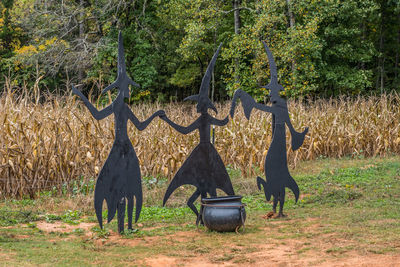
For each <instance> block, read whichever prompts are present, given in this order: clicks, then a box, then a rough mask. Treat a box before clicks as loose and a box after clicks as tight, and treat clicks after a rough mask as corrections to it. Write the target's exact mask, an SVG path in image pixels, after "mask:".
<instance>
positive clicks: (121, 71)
mask: <svg viewBox="0 0 400 267" xmlns="http://www.w3.org/2000/svg"><path fill="white" fill-rule="evenodd" d="M125 79H127V80H128V84H131V85H133V86H135V87H140V85H139V84H137V83H135V82H134V81H132V80H131V78H129V77H128V75H127V74H126V64H125V52H124V42H123V39H122V33H121V31H119V34H118V74H117V80H116V81H115V82H114V83H112V84H111V85H109V86H107V87H106V88H105V89H104V90H103V92H101V93H102V94H103V93H105V92H107V91H108V90H110V89H112V88H115V87H118V88H119V86H120V85H121V83H122V81H123V80H125ZM119 89H120V90H121V89H125V90H128V86H126V88H119Z"/></svg>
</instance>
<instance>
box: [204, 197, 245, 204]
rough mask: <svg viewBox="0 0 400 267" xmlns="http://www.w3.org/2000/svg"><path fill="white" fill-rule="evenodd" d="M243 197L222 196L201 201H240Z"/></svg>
mask: <svg viewBox="0 0 400 267" xmlns="http://www.w3.org/2000/svg"><path fill="white" fill-rule="evenodd" d="M242 198H243V197H242V196H241V195H232V196H220V197H206V198H203V199H202V200H201V202H203V203H213V202H220V201H234V200H236V201H238V200H239V201H240V200H241V199H242Z"/></svg>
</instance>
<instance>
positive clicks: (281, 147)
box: [231, 42, 308, 217]
mask: <svg viewBox="0 0 400 267" xmlns="http://www.w3.org/2000/svg"><path fill="white" fill-rule="evenodd" d="M263 44H264V48H265V51H266V52H267V55H268V61H269V65H270V72H271V81H270V83H269V84H268V85H266V86H263V87H264V88H266V89H269V90H270V100H271V102H272V105H271V106H266V105H263V104H259V103H256V102H255V101H254V99H253V98H252V97H251V96H250V95H248V94H247V93H246V92H244V91H242V90H240V89H239V90H237V91H236V92H235V94H234V97H233V101H232V102H233V105H232V108H231V116H232V117H233V115H234V111H235V106H236V105H235V103H236V99H237V98H240V100H241V102H242V106H243V110H244V113H245V116H246V118H247V119H249V118H250V115H251V111H252V109H253V108H256V109H259V110H262V111H266V112H271V113H272V141H271V145H270V147H269V149H268V153H267V157H266V158H265V168H264V169H265V177H266V181H265V180H263V179H262V178H261V177H257V185H258V188H259V189H260V190H261V185H263V187H264V193H265V198H266V199H267V200H268V201H269V200H270V199H271V196H273V197H274V201H273V211H274V213H276V206H277V204H278V201H279V214H278V217H282V216H284V214H283V205H284V203H285V187H288V188H289V189H291V190H292V192H293V193H294V195H295V197H296V202H297V200H298V198H299V187H298V186H297V183H296V182H295V180H294V179H293V178H292V176H291V175H290V173H289V170H288V167H287V156H286V128H285V124H286V125H287V126H288V128H289V130H290V133H291V135H292V150H297V149H298V148H300V147H301V145H302V144H303V141H304V137H305V135H306V134H307V132H308V127H307V128H306V129H305V130H304V131H303V132H302V133H299V132H296V130H295V129H294V128H293V126H292V123H291V122H290V117H289V113H288V108H287V103H286V100H285V99H284V98H282V97H281V96H280V95H279V92H280V91H283V90H284V88H283V87H282V85H280V84H279V83H278V76H277V70H276V65H275V61H274V58H273V56H272V53H271V51H270V50H269V49H268V47H267V45H266V44H265V43H264V42H263Z"/></svg>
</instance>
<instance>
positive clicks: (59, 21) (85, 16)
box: [0, 0, 400, 102]
mask: <svg viewBox="0 0 400 267" xmlns="http://www.w3.org/2000/svg"><path fill="white" fill-rule="evenodd" d="M239 2H240V4H239V5H240V6H239V10H236V12H239V16H240V24H239V28H238V29H236V30H239V31H240V33H235V23H234V22H235V20H234V13H235V10H234V9H233V4H232V1H205V0H192V1H183V0H168V1H145V0H139V1H133V2H132V1H127V0H122V1H120V0H101V1H64V2H63V4H62V5H60V3H59V1H56V0H47V1H34V0H1V1H0V9H1V11H2V12H1V13H0V62H1V64H0V74H1V75H0V81H4V76H6V77H9V78H10V84H11V86H13V87H22V86H27V87H28V88H32V87H33V86H34V85H36V86H39V87H40V88H46V90H49V91H53V92H54V91H56V90H57V89H60V88H61V89H62V91H67V92H69V89H70V88H66V87H65V86H70V84H71V83H75V84H83V85H84V88H83V90H84V91H85V90H86V92H88V91H91V90H92V89H95V90H93V94H94V96H97V95H98V94H99V93H100V89H102V88H104V87H105V86H107V85H108V84H110V83H111V82H112V81H113V80H114V79H115V78H116V64H117V62H116V58H117V36H118V31H119V30H122V33H123V36H124V44H125V55H126V62H127V71H128V73H129V75H130V76H131V77H133V79H134V80H135V81H136V82H138V83H139V84H140V85H141V89H136V88H132V95H133V96H132V99H131V101H135V102H136V101H154V100H161V101H168V100H172V99H175V100H180V99H183V98H184V97H185V96H187V95H190V94H193V93H196V92H197V91H198V88H199V86H200V83H201V77H202V76H203V74H204V72H205V69H206V67H207V64H208V62H209V60H210V59H211V56H212V54H213V52H214V51H215V49H216V47H217V46H218V44H219V43H220V42H223V49H222V52H221V55H220V58H219V60H218V63H217V64H216V67H215V71H214V73H215V82H214V83H213V86H212V88H215V90H214V91H213V92H210V93H213V94H214V95H213V96H214V97H215V98H216V99H224V98H226V97H227V95H229V94H232V93H233V91H234V90H236V89H237V88H239V87H240V88H242V89H244V90H246V91H247V92H249V93H251V94H252V95H253V96H254V97H255V98H256V99H257V100H259V101H262V100H264V99H265V97H266V95H267V94H268V92H267V91H265V90H264V89H262V88H261V86H262V85H265V84H267V83H268V82H269V65H268V60H267V57H266V54H265V52H264V49H263V47H262V45H261V42H260V40H264V41H265V42H266V43H267V44H268V46H269V47H270V48H271V50H272V52H273V54H274V57H275V60H276V63H277V67H278V78H279V81H280V83H281V84H282V85H283V86H284V87H285V88H286V91H285V94H286V95H288V96H291V97H301V96H323V97H329V96H336V95H340V94H346V95H357V94H365V93H371V92H376V91H378V92H380V93H382V92H384V91H385V90H386V91H389V90H399V86H400V71H399V67H400V66H399V64H400V63H399V62H400V52H399V51H400V37H399V36H400V33H399V31H398V27H399V25H400V1H398V0H391V1H384V0H366V1H363V0H347V1H340V0H333V1H331V0H323V1H314V0H296V1H294V0H290V1H289V0H260V1H254V0H242V1H239ZM290 14H293V16H292V17H291V15H290Z"/></svg>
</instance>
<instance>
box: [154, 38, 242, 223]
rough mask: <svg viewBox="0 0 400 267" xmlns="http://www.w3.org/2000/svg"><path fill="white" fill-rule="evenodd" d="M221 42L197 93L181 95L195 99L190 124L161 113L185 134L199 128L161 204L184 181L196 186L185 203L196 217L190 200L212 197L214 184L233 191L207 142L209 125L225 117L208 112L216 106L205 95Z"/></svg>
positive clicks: (214, 192) (218, 160)
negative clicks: (196, 115)
mask: <svg viewBox="0 0 400 267" xmlns="http://www.w3.org/2000/svg"><path fill="white" fill-rule="evenodd" d="M221 45H222V44H221ZM221 45H220V46H219V47H218V49H217V51H216V52H215V54H214V56H213V58H212V60H211V62H210V64H209V65H208V67H207V71H206V73H205V74H204V77H203V80H202V82H201V87H200V92H199V94H198V95H192V96H189V97H187V98H185V100H194V101H197V112H198V113H200V114H201V115H200V117H199V118H198V119H197V120H196V121H194V122H193V123H192V124H191V125H189V126H187V127H184V126H180V125H177V124H176V123H174V122H172V121H171V120H170V119H169V118H168V117H167V116H161V118H162V119H163V120H165V121H166V122H167V123H168V124H169V125H171V126H172V127H173V128H175V130H177V131H178V132H180V133H182V134H188V133H190V132H193V131H194V130H196V129H197V130H199V133H200V143H199V144H198V145H197V146H196V147H195V149H194V150H193V151H192V153H191V154H190V155H189V157H188V158H187V159H186V161H185V162H184V163H183V165H182V167H181V168H180V169H179V170H178V172H177V173H176V174H175V176H174V178H173V179H172V181H171V183H170V185H169V186H168V189H167V191H166V193H165V196H164V201H163V205H165V203H166V202H167V200H168V198H169V197H170V196H171V194H172V193H173V192H174V191H175V189H177V188H178V187H180V186H182V185H185V184H189V185H193V186H195V187H196V188H197V189H196V191H195V192H194V193H193V195H192V196H191V197H190V198H189V200H188V202H187V205H188V206H189V207H190V208H191V209H192V211H193V212H194V213H195V214H196V215H197V218H199V213H198V211H197V209H196V207H195V206H194V204H193V203H194V201H195V200H196V199H197V198H198V197H199V196H201V198H205V197H207V193H208V194H209V195H210V196H213V197H215V196H217V188H219V189H221V190H222V191H224V192H225V193H226V194H228V195H234V194H235V193H234V191H233V187H232V183H231V180H230V178H229V175H228V172H227V171H226V168H225V165H224V163H223V161H222V159H221V157H220V156H219V154H218V152H217V150H215V147H214V145H213V144H211V143H210V126H211V125H217V126H224V125H226V124H227V123H228V121H229V115H227V116H226V117H225V119H223V120H219V119H216V118H214V117H212V116H211V115H210V114H208V109H209V108H210V109H212V110H214V111H215V113H217V109H216V108H215V106H214V104H213V103H212V102H211V100H210V99H209V98H208V90H209V87H210V80H211V73H212V70H213V68H214V65H215V61H216V60H217V56H218V53H219V51H220V49H221Z"/></svg>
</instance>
